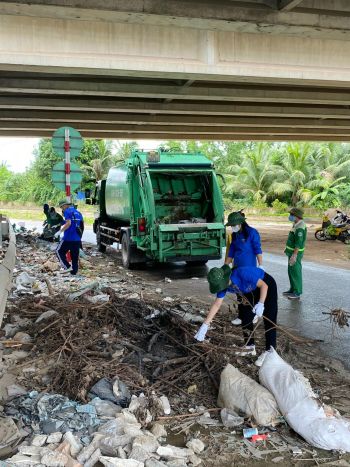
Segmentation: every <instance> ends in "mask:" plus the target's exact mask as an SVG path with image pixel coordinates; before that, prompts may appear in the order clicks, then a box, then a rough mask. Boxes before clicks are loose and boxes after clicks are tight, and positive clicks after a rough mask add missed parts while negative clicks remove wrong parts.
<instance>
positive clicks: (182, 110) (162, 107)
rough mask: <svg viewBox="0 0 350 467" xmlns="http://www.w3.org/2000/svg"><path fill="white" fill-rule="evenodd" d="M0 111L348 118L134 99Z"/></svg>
mask: <svg viewBox="0 0 350 467" xmlns="http://www.w3.org/2000/svg"><path fill="white" fill-rule="evenodd" d="M0 109H5V110H10V109H18V110H22V111H23V112H25V111H26V110H51V111H52V110H62V111H72V110H73V111H82V112H88V111H94V112H118V113H120V112H127V113H146V114H181V115H182V114H187V115H231V116H246V117H291V118H310V117H314V118H321V119H322V118H341V119H344V118H350V110H349V109H348V108H346V107H344V108H340V107H327V106H321V105H319V106H315V107H303V106H300V105H276V104H275V105H273V104H272V105H253V104H246V105H244V104H231V103H211V102H207V103H205V104H203V103H197V102H170V103H168V104H164V103H162V102H152V101H149V102H147V101H143V100H141V101H137V100H135V101H133V100H122V99H120V100H112V99H109V100H102V99H99V100H93V99H78V98H72V99H63V98H62V99H58V98H57V99H52V98H41V97H38V98H33V97H28V98H25V99H24V98H20V97H5V96H2V97H0Z"/></svg>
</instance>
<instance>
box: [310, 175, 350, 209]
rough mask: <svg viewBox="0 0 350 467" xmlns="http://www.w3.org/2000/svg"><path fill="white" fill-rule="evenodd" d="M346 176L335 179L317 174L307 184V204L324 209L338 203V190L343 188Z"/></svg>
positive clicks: (336, 205) (335, 205)
mask: <svg viewBox="0 0 350 467" xmlns="http://www.w3.org/2000/svg"><path fill="white" fill-rule="evenodd" d="M345 179H346V177H339V178H337V179H335V180H331V179H329V178H325V177H322V176H318V177H317V178H316V179H314V180H311V181H310V182H309V183H308V184H307V189H308V190H309V195H310V199H309V200H308V201H309V204H310V205H311V206H315V207H317V208H319V209H322V210H325V209H327V208H330V207H338V206H339V205H340V197H339V194H340V193H339V190H340V189H341V188H344V187H345V186H346V184H345V183H344V181H345Z"/></svg>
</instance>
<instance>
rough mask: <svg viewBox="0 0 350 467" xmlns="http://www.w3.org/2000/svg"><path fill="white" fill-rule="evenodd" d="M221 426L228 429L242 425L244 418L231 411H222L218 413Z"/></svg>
mask: <svg viewBox="0 0 350 467" xmlns="http://www.w3.org/2000/svg"><path fill="white" fill-rule="evenodd" d="M220 417H221V421H222V424H223V425H224V426H226V427H228V428H233V427H236V426H240V425H243V423H244V418H243V417H240V416H239V415H237V413H236V412H235V411H234V410H232V409H222V410H221V412H220Z"/></svg>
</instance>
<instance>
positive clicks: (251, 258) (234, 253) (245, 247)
mask: <svg viewBox="0 0 350 467" xmlns="http://www.w3.org/2000/svg"><path fill="white" fill-rule="evenodd" d="M247 229H248V238H247V239H245V238H244V235H243V233H242V232H238V233H237V234H234V233H233V234H232V241H231V245H230V249H229V252H228V256H229V257H230V258H233V261H234V263H233V264H234V265H235V267H237V268H241V267H244V266H256V255H261V254H262V249H261V241H260V235H259V232H258V231H257V230H256V229H254V228H253V227H249V226H248V228H247Z"/></svg>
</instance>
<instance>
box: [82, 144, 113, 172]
mask: <svg viewBox="0 0 350 467" xmlns="http://www.w3.org/2000/svg"><path fill="white" fill-rule="evenodd" d="M91 143H92V144H91V148H90V154H91V155H92V157H93V158H92V159H90V160H89V161H87V162H86V163H85V164H83V165H82V169H83V170H84V171H85V172H86V173H87V174H88V177H91V179H93V180H102V179H103V178H105V177H106V175H107V173H108V170H109V169H110V167H111V166H112V165H113V162H114V156H113V148H114V147H113V141H106V140H103V139H101V140H92V141H91Z"/></svg>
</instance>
